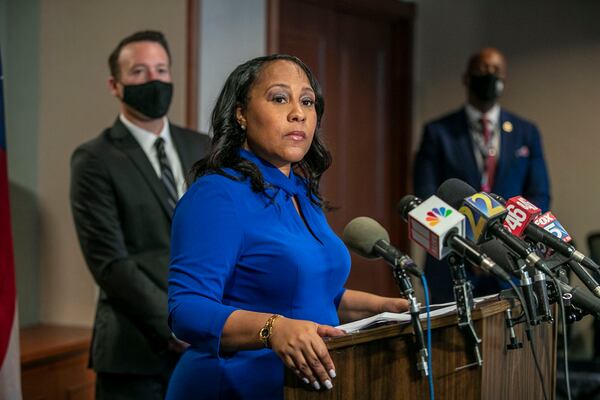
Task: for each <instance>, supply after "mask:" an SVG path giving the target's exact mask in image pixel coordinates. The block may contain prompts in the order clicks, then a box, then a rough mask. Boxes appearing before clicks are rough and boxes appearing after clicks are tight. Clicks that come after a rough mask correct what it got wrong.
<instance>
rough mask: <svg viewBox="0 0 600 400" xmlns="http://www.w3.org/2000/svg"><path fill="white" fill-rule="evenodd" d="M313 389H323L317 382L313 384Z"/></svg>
mask: <svg viewBox="0 0 600 400" xmlns="http://www.w3.org/2000/svg"><path fill="white" fill-rule="evenodd" d="M313 387H314V388H315V389H317V390H319V389H321V385H319V382H317V381H314V382H313Z"/></svg>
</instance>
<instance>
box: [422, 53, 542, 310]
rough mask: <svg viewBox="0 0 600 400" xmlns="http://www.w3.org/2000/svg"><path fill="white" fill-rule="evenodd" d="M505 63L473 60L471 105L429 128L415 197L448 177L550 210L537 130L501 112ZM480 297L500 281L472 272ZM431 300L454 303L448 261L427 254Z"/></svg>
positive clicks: (468, 83)
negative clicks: (524, 199) (526, 200)
mask: <svg viewBox="0 0 600 400" xmlns="http://www.w3.org/2000/svg"><path fill="white" fill-rule="evenodd" d="M505 80H506V61H505V59H504V56H503V55H502V53H500V52H499V51H498V50H496V49H494V48H484V49H482V50H480V51H478V52H477V53H475V54H474V55H473V56H471V58H470V59H469V61H468V64H467V70H466V72H465V74H464V76H463V83H464V85H465V87H466V89H467V104H466V105H465V106H464V107H461V108H460V109H459V110H457V111H455V112H452V113H450V114H447V115H445V116H442V117H441V118H439V119H436V120H434V121H432V122H430V123H428V124H426V125H425V128H424V130H423V137H422V141H421V145H420V148H419V151H418V153H417V156H416V159H415V164H414V170H413V171H414V175H413V183H414V189H415V194H416V195H417V196H418V197H420V198H422V199H426V198H428V197H429V196H431V195H433V194H435V192H436V191H437V188H438V187H439V185H440V184H441V183H442V182H444V181H445V180H446V179H449V178H458V179H461V180H463V181H465V182H467V183H468V184H469V185H471V186H473V187H474V188H476V189H479V190H482V191H486V192H493V193H497V194H499V195H501V196H503V197H504V198H510V197H513V196H516V195H522V196H523V197H525V198H526V199H528V200H529V201H531V202H532V203H534V204H536V205H537V206H538V207H540V208H541V209H542V210H547V209H548V208H549V207H550V184H549V179H548V172H547V169H546V162H545V161H544V154H543V150H542V142H541V138H540V133H539V131H538V129H537V127H536V126H535V125H534V124H532V123H531V122H529V121H527V120H524V119H522V118H520V117H518V116H516V115H514V114H512V113H509V112H508V111H506V110H504V109H502V108H501V107H500V105H499V104H498V99H499V97H500V96H501V94H502V91H503V89H504V84H505ZM470 273H471V277H470V278H471V280H472V282H473V284H474V285H475V290H474V292H475V294H476V295H483V294H489V293H494V292H497V291H498V290H499V289H500V286H499V282H498V281H496V280H495V279H494V278H492V277H490V276H487V275H482V274H481V273H479V271H470ZM425 274H426V276H427V279H428V283H429V287H430V291H431V295H432V301H434V302H445V301H451V300H453V294H452V280H451V278H450V272H449V268H448V265H447V263H446V262H438V261H436V260H434V259H432V258H431V257H429V256H428V259H427V261H426V264H425Z"/></svg>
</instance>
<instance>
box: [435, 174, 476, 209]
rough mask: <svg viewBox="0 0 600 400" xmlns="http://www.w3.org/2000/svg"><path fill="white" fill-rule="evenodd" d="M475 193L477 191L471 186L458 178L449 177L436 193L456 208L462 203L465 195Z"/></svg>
mask: <svg viewBox="0 0 600 400" xmlns="http://www.w3.org/2000/svg"><path fill="white" fill-rule="evenodd" d="M475 193H477V191H476V190H475V189H474V188H473V186H471V185H469V184H468V183H466V182H464V181H461V180H460V179H456V178H450V179H447V180H445V181H444V182H443V183H442V184H441V185H440V187H439V188H438V190H437V193H436V195H437V197H439V198H440V199H442V200H444V201H445V202H446V203H448V204H449V205H450V206H452V207H453V208H456V209H457V210H458V209H459V208H460V206H461V205H462V204H463V200H464V199H465V197H469V196H472V195H474V194H475Z"/></svg>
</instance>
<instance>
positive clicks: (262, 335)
mask: <svg viewBox="0 0 600 400" xmlns="http://www.w3.org/2000/svg"><path fill="white" fill-rule="evenodd" d="M279 317H281V315H279V314H273V315H271V316H270V317H269V319H267V322H265V325H264V326H263V327H262V328H261V329H260V331H258V338H259V339H260V341H261V342H262V343H263V344H264V345H265V347H271V343H270V339H271V335H272V333H273V321H275V320H276V319H277V318H279Z"/></svg>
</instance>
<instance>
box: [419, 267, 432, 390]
mask: <svg viewBox="0 0 600 400" xmlns="http://www.w3.org/2000/svg"><path fill="white" fill-rule="evenodd" d="M421 282H422V283H423V292H424V294H425V311H426V313H427V367H428V368H429V375H428V376H427V382H428V384H429V398H430V399H431V400H433V399H434V398H435V395H434V392H433V369H432V368H431V307H430V305H429V287H428V286H427V278H425V274H421Z"/></svg>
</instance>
